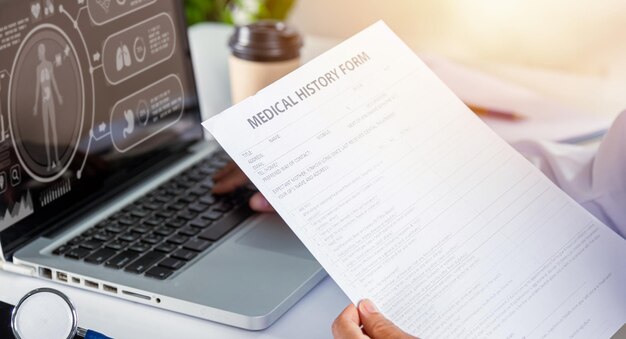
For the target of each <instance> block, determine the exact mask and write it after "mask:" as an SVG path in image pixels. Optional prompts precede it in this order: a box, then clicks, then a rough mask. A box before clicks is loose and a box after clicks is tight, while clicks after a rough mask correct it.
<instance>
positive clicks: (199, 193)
mask: <svg viewBox="0 0 626 339" xmlns="http://www.w3.org/2000/svg"><path fill="white" fill-rule="evenodd" d="M187 193H188V194H193V195H197V196H203V195H205V194H207V193H209V189H208V188H206V187H202V186H196V187H194V188H192V189H190V190H188V191H187Z"/></svg>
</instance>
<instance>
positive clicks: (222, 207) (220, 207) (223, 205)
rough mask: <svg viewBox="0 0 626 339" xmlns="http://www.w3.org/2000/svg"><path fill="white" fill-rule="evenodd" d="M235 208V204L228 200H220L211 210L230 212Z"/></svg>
mask: <svg viewBox="0 0 626 339" xmlns="http://www.w3.org/2000/svg"><path fill="white" fill-rule="evenodd" d="M232 209H233V205H232V204H229V203H227V202H223V201H220V202H218V203H216V204H215V205H213V206H212V207H211V210H213V211H218V212H228V211H230V210H232Z"/></svg>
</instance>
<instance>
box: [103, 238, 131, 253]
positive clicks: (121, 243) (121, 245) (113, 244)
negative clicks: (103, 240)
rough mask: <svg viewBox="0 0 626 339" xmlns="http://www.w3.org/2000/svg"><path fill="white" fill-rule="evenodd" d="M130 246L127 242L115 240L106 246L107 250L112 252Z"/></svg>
mask: <svg viewBox="0 0 626 339" xmlns="http://www.w3.org/2000/svg"><path fill="white" fill-rule="evenodd" d="M126 246H128V243H127V242H125V241H119V240H114V241H112V242H110V243H108V244H107V245H106V247H107V248H110V249H112V250H116V251H120V250H123V249H124V248H126Z"/></svg>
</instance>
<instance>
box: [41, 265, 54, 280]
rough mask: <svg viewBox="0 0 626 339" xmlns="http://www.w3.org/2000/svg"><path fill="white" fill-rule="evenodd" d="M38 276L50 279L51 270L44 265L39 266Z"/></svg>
mask: <svg viewBox="0 0 626 339" xmlns="http://www.w3.org/2000/svg"><path fill="white" fill-rule="evenodd" d="M39 276H40V277H42V278H46V279H52V270H51V269H49V268H45V267H39Z"/></svg>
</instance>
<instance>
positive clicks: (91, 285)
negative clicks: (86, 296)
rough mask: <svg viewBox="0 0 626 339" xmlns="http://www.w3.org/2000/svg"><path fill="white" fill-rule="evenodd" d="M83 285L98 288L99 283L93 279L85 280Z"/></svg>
mask: <svg viewBox="0 0 626 339" xmlns="http://www.w3.org/2000/svg"><path fill="white" fill-rule="evenodd" d="M85 286H87V287H91V288H98V287H100V284H98V283H97V282H94V281H90V280H85Z"/></svg>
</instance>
